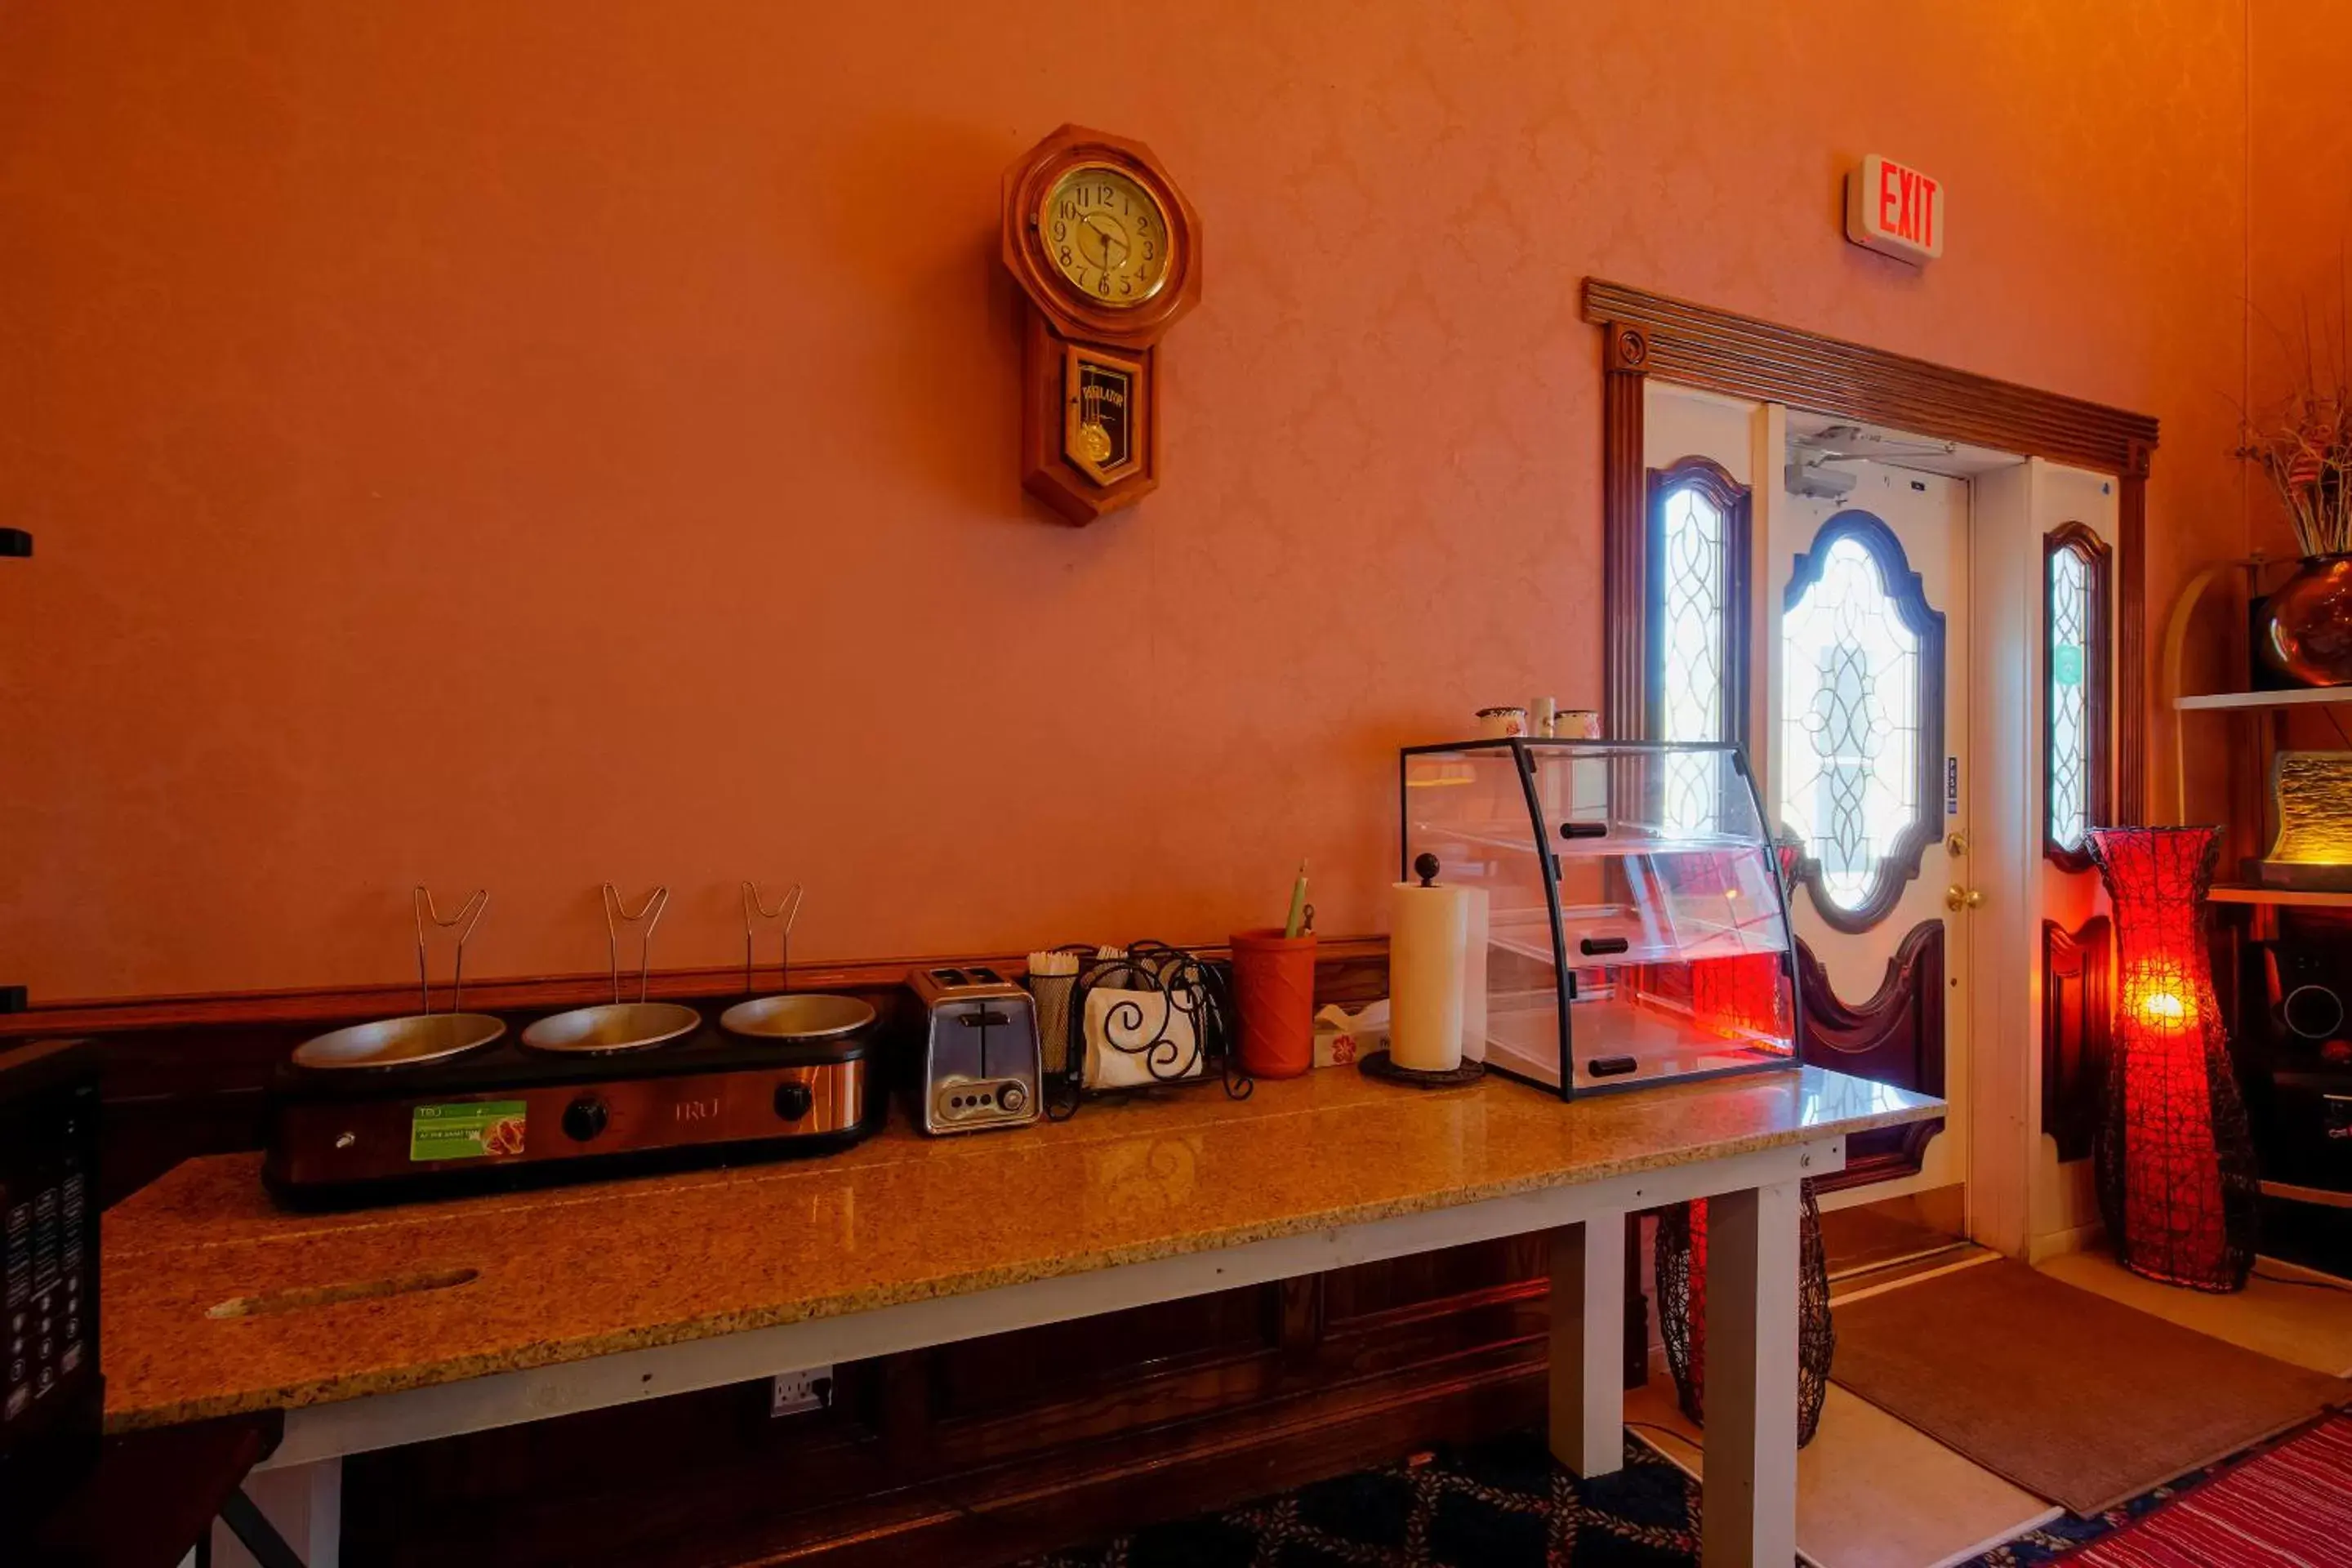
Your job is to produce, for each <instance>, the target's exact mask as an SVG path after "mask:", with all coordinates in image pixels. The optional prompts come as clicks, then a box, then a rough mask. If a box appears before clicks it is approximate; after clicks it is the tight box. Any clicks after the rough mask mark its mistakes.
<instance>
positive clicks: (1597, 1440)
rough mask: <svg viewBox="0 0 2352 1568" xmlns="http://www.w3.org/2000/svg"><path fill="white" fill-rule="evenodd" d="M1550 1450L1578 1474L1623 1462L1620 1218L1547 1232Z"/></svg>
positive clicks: (1604, 1470)
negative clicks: (1548, 1250) (1548, 1238)
mask: <svg viewBox="0 0 2352 1568" xmlns="http://www.w3.org/2000/svg"><path fill="white" fill-rule="evenodd" d="M1550 1421H1551V1452H1552V1457H1553V1458H1556V1459H1558V1460H1559V1462H1560V1463H1561V1464H1563V1465H1566V1466H1567V1467H1568V1468H1570V1469H1571V1470H1574V1471H1575V1472H1576V1473H1577V1474H1578V1475H1580V1476H1605V1475H1608V1474H1610V1473H1611V1472H1612V1471H1613V1470H1616V1469H1618V1468H1622V1466H1623V1464H1624V1462H1625V1216H1624V1215H1622V1214H1608V1215H1594V1216H1593V1217H1592V1218H1591V1219H1588V1220H1586V1221H1585V1222H1584V1223H1583V1224H1581V1225H1567V1226H1560V1227H1559V1229H1557V1230H1555V1231H1553V1232H1552V1233H1551V1415H1550Z"/></svg>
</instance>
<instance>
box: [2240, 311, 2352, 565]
mask: <svg viewBox="0 0 2352 1568" xmlns="http://www.w3.org/2000/svg"><path fill="white" fill-rule="evenodd" d="M2344 321H2345V318H2344V314H2343V312H2341V311H2340V310H2339V312H2338V315H2337V318H2336V325H2337V329H2338V334H2337V335H2338V341H2337V342H2336V345H2335V353H2334V356H2333V357H2334V363H2333V364H2327V363H2323V360H2324V359H2325V358H2326V355H2325V354H2324V353H2323V351H2321V350H2320V349H2319V348H2318V347H2316V346H2315V343H2314V342H2313V335H2312V331H2311V321H2310V315H2309V311H2308V310H2306V311H2305V320H2304V331H2303V353H2302V363H2301V365H2300V366H2299V367H2298V370H2297V379H2296V384H2295V387H2294V391H2293V392H2291V393H2289V394H2288V395H2287V396H2286V397H2285V398H2284V399H2283V400H2281V401H2280V402H2279V403H2277V404H2275V405H2272V406H2271V407H2269V408H2267V409H2264V410H2262V411H2261V412H2260V413H2259V414H2252V415H2247V416H2244V417H2243V419H2242V424H2241V432H2242V437H2241V438H2242V443H2243V444H2242V445H2241V446H2240V447H2239V448H2238V456H2239V457H2241V458H2245V459H2246V460H2247V461H2249V462H2252V463H2254V464H2256V465H2258V466H2259V467H2260V468H2262V470H2263V473H2264V474H2266V475H2268V476H2269V477H2270V481H2271V484H2272V486H2273V488H2274V489H2276V490H2277V491H2278V494H2279V499H2280V500H2283V501H2284V502H2285V503H2286V513H2287V521H2288V522H2289V523H2290V524H2291V525H2292V526H2293V527H2294V540H2295V546H2296V548H2297V549H2298V550H2299V551H2300V552H2302V553H2303V554H2304V555H2305V556H2306V557H2308V556H2313V555H2340V554H2343V553H2345V552H2352V381H2347V352H2346V344H2345V343H2344V342H2343V341H2342V338H2343V328H2344Z"/></svg>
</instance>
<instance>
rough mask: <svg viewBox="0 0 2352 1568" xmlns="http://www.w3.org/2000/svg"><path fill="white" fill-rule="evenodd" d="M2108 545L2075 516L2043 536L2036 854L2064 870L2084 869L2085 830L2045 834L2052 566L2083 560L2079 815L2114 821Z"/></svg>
mask: <svg viewBox="0 0 2352 1568" xmlns="http://www.w3.org/2000/svg"><path fill="white" fill-rule="evenodd" d="M2114 553H2115V552H2113V551H2112V550H2110V549H2109V548H2108V546H2107V542H2106V541H2105V540H2104V539H2101V538H2100V537H2099V535H2098V533H2097V531H2095V530H2094V529H2092V528H2089V527H2087V526H2085V525H2084V524H2083V523H2080V522H2065V523H2061V524H2059V525H2058V526H2057V527H2056V528H2053V529H2052V530H2051V531H2049V532H2048V533H2045V534H2043V535H2042V857H2043V858H2045V859H2047V860H2049V861H2050V863H2051V864H2053V865H2054V866H2056V867H2057V868H2059V869H2061V870H2063V871H2087V870H2089V869H2090V868H2091V846H2090V840H2089V837H2088V836H2087V835H2085V837H2084V841H2083V842H2082V843H2081V844H2078V845H2065V844H2061V843H2060V842H2058V840H2057V838H2056V837H2053V835H2052V833H2051V830H2050V829H2051V822H2050V797H2051V793H2052V792H2051V784H2052V776H2053V773H2054V772H2055V771H2056V769H2057V765H2058V730H2057V710H2056V709H2054V708H2053V706H2052V705H2051V701H2050V689H2049V682H2050V668H2051V665H2052V662H2053V658H2055V656H2056V647H2055V645H2054V644H2053V642H2052V641H2051V631H2052V628H2053V621H2054V617H2053V616H2052V614H2051V609H2050V589H2051V568H2052V566H2053V564H2054V563H2056V561H2057V559H2058V557H2059V556H2060V555H2062V554H2072V555H2074V557H2075V558H2077V559H2078V560H2080V561H2081V562H2082V563H2083V566H2084V572H2085V573H2086V574H2087V581H2088V583H2089V585H2090V586H2089V593H2088V595H2086V597H2087V600H2088V605H2087V608H2086V611H2085V614H2084V617H2083V619H2084V626H2083V731H2084V774H2085V777H2086V785H2087V787H2086V790H2085V795H2084V799H2085V803H2086V806H2087V809H2086V811H2085V813H2084V816H2085V819H2086V820H2087V822H2088V823H2089V825H2090V826H2093V827H2101V826H2105V825H2106V824H2108V823H2109V822H2112V821H2114V820H2115V788H2114V784H2113V772H2114V752H2115V745H2114V730H2115V702H2114V690H2115V680H2114V672H2113V670H2112V669H2110V668H2109V666H2110V665H2111V664H2112V663H2113V658H2112V655H2111V654H2110V653H2109V651H2108V649H2109V645H2110V644H2111V643H2112V642H2113V640H2114V638H2113V632H2114V626H2115V604H2114V600H2115V561H2114Z"/></svg>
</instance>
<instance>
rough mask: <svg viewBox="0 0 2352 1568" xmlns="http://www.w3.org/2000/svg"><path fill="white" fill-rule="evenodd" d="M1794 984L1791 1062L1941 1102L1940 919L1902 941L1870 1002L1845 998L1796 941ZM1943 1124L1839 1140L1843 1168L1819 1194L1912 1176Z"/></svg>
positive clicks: (1914, 930)
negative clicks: (1797, 1008) (1795, 1029)
mask: <svg viewBox="0 0 2352 1568" xmlns="http://www.w3.org/2000/svg"><path fill="white" fill-rule="evenodd" d="M1796 958H1797V985H1798V989H1799V992H1800V994H1801V995H1802V996H1803V997H1804V1006H1803V1008H1802V1010H1801V1017H1800V1027H1801V1033H1800V1035H1799V1036H1798V1039H1797V1058H1798V1059H1799V1060H1800V1061H1804V1062H1809V1063H1811V1064H1812V1065H1813V1066H1815V1067H1825V1068H1835V1069H1836V1070H1837V1071H1839V1072H1846V1073H1852V1074H1853V1075H1854V1076H1855V1077H1857V1078H1866V1079H1874V1081H1876V1082H1879V1083H1891V1084H1893V1085H1895V1087H1896V1088H1898V1089H1916V1090H1918V1091H1919V1092H1920V1093H1922V1094H1932V1095H1936V1096H1937V1097H1939V1098H1940V1097H1941V1096H1942V1094H1943V1092H1944V1060H1945V1055H1946V1051H1945V1039H1944V922H1943V921H1941V920H1940V919H1938V920H1931V921H1921V922H1920V923H1919V924H1918V925H1916V926H1915V927H1913V928H1912V930H1911V931H1910V933H1909V934H1908V935H1906V937H1904V939H1903V942H1902V945H1901V946H1900V947H1898V948H1896V949H1895V956H1894V957H1893V958H1890V959H1888V960H1887V962H1886V973H1885V977H1884V978H1883V979H1881V980H1880V982H1879V984H1878V989H1877V990H1876V991H1875V992H1874V993H1872V994H1871V996H1870V999H1869V1000H1868V1001H1865V1002H1861V1003H1851V1002H1847V1001H1845V1000H1844V999H1843V997H1841V996H1839V995H1838V994H1837V988H1836V987H1835V986H1833V985H1832V984H1830V977H1829V971H1828V970H1827V969H1825V968H1823V967H1822V962H1821V960H1820V959H1819V958H1818V957H1816V956H1815V955H1814V953H1813V950H1812V949H1811V947H1809V946H1808V945H1806V943H1805V941H1804V939H1803V938H1801V937H1800V938H1798V939H1797V953H1796ZM1943 1127H1944V1123H1943V1121H1942V1120H1941V1119H1940V1118H1938V1119H1937V1120H1936V1121H1922V1122H1917V1123H1915V1124H1913V1125H1911V1126H1908V1127H1896V1128H1889V1129H1885V1130H1884V1131H1876V1132H1858V1133H1855V1134H1854V1135H1853V1136H1852V1137H1851V1138H1849V1139H1847V1141H1846V1168H1845V1169H1844V1170H1843V1171H1841V1172H1839V1173H1837V1174H1835V1175H1832V1176H1828V1177H1823V1178H1822V1179H1821V1181H1820V1186H1821V1187H1822V1190H1824V1191H1834V1190H1836V1189H1838V1188H1841V1187H1855V1186H1863V1185H1865V1184H1869V1183H1872V1182H1881V1181H1885V1180H1888V1179H1889V1178H1891V1177H1895V1176H1908V1175H1916V1173H1918V1172H1919V1170H1920V1169H1921V1167H1922V1166H1923V1165H1924V1164H1925V1163H1926V1161H1927V1142H1928V1140H1929V1139H1931V1138H1933V1137H1934V1136H1935V1135H1936V1134H1937V1132H1939V1131H1943Z"/></svg>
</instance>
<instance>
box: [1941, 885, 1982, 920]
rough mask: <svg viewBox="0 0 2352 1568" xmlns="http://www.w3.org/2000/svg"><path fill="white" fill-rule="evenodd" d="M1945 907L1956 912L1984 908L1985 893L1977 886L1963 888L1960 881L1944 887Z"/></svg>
mask: <svg viewBox="0 0 2352 1568" xmlns="http://www.w3.org/2000/svg"><path fill="white" fill-rule="evenodd" d="M1944 907H1945V908H1946V909H1948V910H1951V911H1952V912H1953V913H1954V914H1958V913H1959V912H1960V911H1961V910H1980V909H1982V908H1984V893H1983V891H1982V890H1981V889H1976V888H1963V887H1961V886H1959V885H1958V883H1954V884H1953V885H1952V886H1950V887H1948V888H1947V889H1944Z"/></svg>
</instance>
